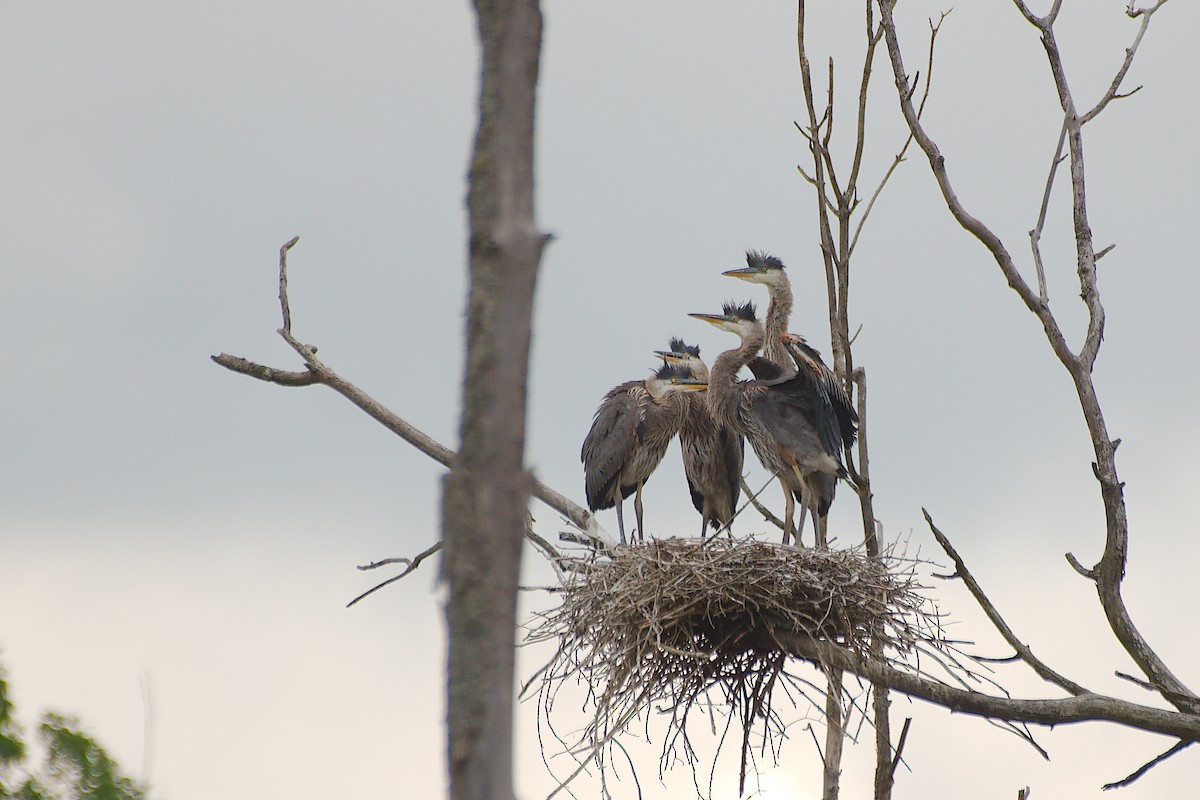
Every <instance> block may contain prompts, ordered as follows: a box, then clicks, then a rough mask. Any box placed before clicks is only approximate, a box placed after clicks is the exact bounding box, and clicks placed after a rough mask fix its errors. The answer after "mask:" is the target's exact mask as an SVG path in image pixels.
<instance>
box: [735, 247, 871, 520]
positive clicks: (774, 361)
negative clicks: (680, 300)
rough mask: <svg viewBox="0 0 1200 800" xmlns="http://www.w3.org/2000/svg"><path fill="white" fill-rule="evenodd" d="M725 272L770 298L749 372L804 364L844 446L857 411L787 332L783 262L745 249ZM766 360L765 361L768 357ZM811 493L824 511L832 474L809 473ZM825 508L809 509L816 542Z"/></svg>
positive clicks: (815, 356) (788, 300)
mask: <svg viewBox="0 0 1200 800" xmlns="http://www.w3.org/2000/svg"><path fill="white" fill-rule="evenodd" d="M721 274H723V275H728V276H729V277H731V278H739V279H741V280H744V281H748V282H750V283H761V284H763V285H764V286H766V287H767V289H768V291H769V297H770V303H769V305H768V306H767V315H766V320H765V323H764V327H765V329H766V342H765V343H764V345H763V357H760V358H755V359H753V360H752V361H751V362H750V363H749V364H748V366H749V367H750V371H751V372H752V373H754V377H756V378H763V379H768V380H769V379H772V378H777V377H780V376H781V375H782V374H783V373H785V372H787V371H789V370H790V369H791V367H790V366H789V364H788V361H789V359H790V360H791V361H793V362H794V363H795V364H796V368H797V369H803V370H807V371H808V373H809V374H811V375H812V376H813V379H814V380H815V381H817V385H818V389H819V390H820V391H821V392H822V393H823V395H824V397H825V399H826V401H827V403H826V404H827V405H828V406H829V410H831V411H832V413H833V414H834V415H835V416H836V417H837V421H838V427H839V429H840V431H841V432H842V437H843V441H844V442H845V443H846V445H847V446H849V445H852V444H853V443H854V439H855V437H856V436H857V435H858V428H857V425H858V414H857V413H856V412H855V410H854V407H853V406H852V405H851V403H850V398H849V397H848V396H847V395H846V390H845V389H844V388H843V387H842V384H841V382H840V381H839V380H838V379H837V376H836V375H834V373H833V370H831V369H829V367H827V366H825V362H824V361H822V360H821V354H820V353H819V352H817V350H815V349H814V348H812V347H809V346H808V344H807V343H806V342H805V340H804V338H803V337H801V336H797V335H796V334H792V333H788V320H789V318H790V317H791V314H792V302H793V297H792V284H791V281H790V280H788V276H787V270H785V269H784V266H783V262H782V261H781V260H780V259H779V258H777V257H776V256H773V255H769V254H767V253H764V252H762V251H761V250H747V251H746V266H745V267H742V268H740V269H731V270H727V271H726V272H723V273H721ZM768 362H769V363H768ZM812 483H813V486H812V488H813V491H814V494H815V495H816V497H815V498H813V500H814V503H815V507H817V508H820V507H822V506H824V508H825V509H826V512H828V509H829V505H830V504H831V503H832V502H833V497H834V495H835V494H836V492H837V478H836V477H834V476H832V475H827V474H824V473H819V474H817V475H814V476H813V477H812ZM809 505H810V504H809V503H808V502H807V501H805V500H804V499H802V498H801V504H800V526H799V528H800V530H801V531H803V530H804V518H805V516H806V514H807V511H808V507H809ZM825 522H826V516H825V514H820V515H818V514H816V513H815V512H814V515H813V528H814V530H815V531H816V537H817V542H818V543H819V544H820V543H824V542H825V540H826V535H825Z"/></svg>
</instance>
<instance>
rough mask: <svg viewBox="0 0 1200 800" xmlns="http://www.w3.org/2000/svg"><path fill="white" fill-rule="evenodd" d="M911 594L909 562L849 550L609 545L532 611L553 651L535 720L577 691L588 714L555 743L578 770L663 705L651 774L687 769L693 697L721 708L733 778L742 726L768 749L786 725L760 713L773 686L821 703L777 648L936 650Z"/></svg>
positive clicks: (932, 630) (932, 631) (888, 655)
mask: <svg viewBox="0 0 1200 800" xmlns="http://www.w3.org/2000/svg"><path fill="white" fill-rule="evenodd" d="M919 588H920V587H919V586H918V585H917V583H916V579H915V576H914V574H913V564H912V563H911V562H907V563H905V562H901V561H900V560H899V559H895V558H890V557H884V558H872V557H869V556H867V555H865V554H864V553H862V552H861V551H860V550H824V549H820V550H818V549H812V548H802V547H801V548H797V547H789V546H784V545H779V544H771V543H767V542H762V541H757V540H754V539H743V540H731V539H717V540H709V541H706V542H704V543H703V544H701V542H700V541H699V540H698V539H664V540H656V541H651V542H648V543H646V544H644V545H639V546H633V547H620V548H617V549H616V550H614V551H612V552H611V553H610V558H609V559H608V560H598V561H596V562H594V563H593V564H591V565H590V568H589V569H586V570H583V571H581V572H579V573H577V574H575V575H572V576H571V577H569V578H568V579H567V581H566V584H565V585H564V586H563V602H562V605H561V606H559V607H558V608H557V609H555V610H553V611H549V612H546V613H544V614H541V615H540V616H541V619H540V621H539V622H538V623H537V624H536V625H535V627H534V629H533V631H532V632H531V634H530V639H531V640H532V641H553V640H557V641H558V643H559V647H558V651H557V653H556V654H555V656H554V657H553V659H551V661H550V663H549V664H547V665H546V667H545V668H544V669H543V671H542V672H541V673H540V675H541V679H542V683H541V693H542V694H541V696H542V704H543V710H544V713H545V714H547V715H548V712H549V708H550V707H551V706H552V704H553V698H554V696H555V694H556V692H557V690H558V689H559V688H560V687H561V686H562V685H563V684H564V683H567V682H576V681H578V682H583V683H585V684H586V685H588V686H589V687H590V690H589V704H590V705H592V706H593V708H594V712H595V714H594V719H593V720H592V721H591V723H590V724H589V725H588V726H587V727H586V728H585V729H584V731H583V734H582V736H581V737H580V738H579V739H578V740H577V741H575V742H565V741H564V742H563V743H564V744H566V745H568V749H570V750H574V752H575V753H576V755H577V757H578V758H579V760H580V763H581V764H582V765H586V763H587V762H588V760H590V759H591V758H597V759H598V760H600V761H603V751H604V750H605V748H606V745H607V744H610V743H611V742H612V741H613V738H614V737H615V736H616V735H617V734H619V733H620V732H621V731H622V730H624V729H625V728H626V727H627V726H628V725H629V723H630V722H632V721H634V720H637V719H639V718H641V719H647V717H644V716H643V712H646V711H648V710H649V709H651V708H652V707H657V708H658V709H659V710H665V711H666V712H668V714H669V722H668V725H669V730H668V735H667V737H666V744H665V745H664V749H663V759H662V768H665V767H666V766H667V765H668V764H669V762H670V761H671V760H672V756H674V757H680V756H682V758H684V759H685V760H687V761H689V762H692V763H694V751H693V749H692V747H691V744H690V741H689V739H688V735H687V731H686V729H685V724H686V721H687V714H688V711H689V710H691V708H692V707H693V705H694V704H696V702H697V701H702V702H701V704H700V705H701V708H702V709H703V711H704V713H711V714H713V715H714V717H715V716H716V715H717V714H718V713H719V712H720V711H721V710H722V709H728V710H729V711H730V712H732V713H727V715H726V724H728V723H729V722H731V721H732V720H733V719H734V718H735V717H736V718H737V719H738V721H740V722H741V725H742V730H743V734H742V737H741V739H742V771H743V775H744V773H745V769H746V758H747V750H748V747H749V744H748V743H749V735H750V731H751V729H752V728H753V726H754V724H755V722H756V721H760V722H762V723H763V730H762V733H763V735H764V747H768V746H769V749H771V750H772V751H777V747H778V741H777V740H778V739H779V738H782V735H783V734H784V732H785V729H786V726H787V722H786V721H785V720H784V719H783V718H782V717H780V716H779V715H778V714H777V713H776V712H774V711H773V710H772V704H771V700H772V690H773V689H774V688H776V687H777V686H781V685H782V686H784V687H785V688H786V689H787V690H788V694H789V697H790V699H791V700H792V703H793V704H796V697H795V696H794V694H793V693H792V691H791V690H792V689H798V690H799V693H800V694H801V695H804V697H806V698H810V696H811V699H810V700H809V702H813V703H814V705H816V706H817V707H818V708H823V707H824V687H816V686H814V685H813V684H812V683H809V682H808V681H804V680H799V679H797V678H796V677H795V676H793V675H790V674H789V673H788V672H786V670H785V666H786V662H787V657H788V651H787V648H786V647H785V645H784V644H783V643H781V639H782V640H785V641H786V640H789V639H790V640H792V641H794V640H795V637H796V636H797V635H800V636H809V637H813V638H815V639H819V640H824V641H827V642H831V643H834V644H836V645H838V646H841V647H847V648H850V649H852V650H854V651H856V652H857V653H859V654H867V653H870V654H872V655H873V656H874V657H876V658H884V659H887V660H888V661H891V662H893V663H900V662H901V661H902V659H903V657H904V655H905V654H908V653H911V652H912V651H913V650H914V648H920V645H921V644H922V643H931V644H933V646H934V649H936V650H942V649H943V648H942V647H941V646H940V644H941V643H942V641H941V639H940V636H939V635H938V633H937V632H938V631H940V628H939V626H938V624H937V619H936V614H935V612H933V611H932V609H931V608H930V605H929V603H928V601H927V600H926V599H925V598H924V597H923V596H921V595H920V594H918V592H917V590H918V589H919ZM781 678H782V680H781ZM572 679H574V680H572ZM808 690H812V691H811V692H809V691H808ZM710 692H712V693H713V694H710ZM817 698H819V701H818V700H817ZM647 716H648V715H647ZM711 724H712V725H713V726H714V727H715V725H716V720H715V719H714V720H713V722H712V723H711ZM723 739H724V737H722V740H723ZM772 740H775V741H772ZM680 746H681V749H682V753H680V752H678V751H677V750H676V748H677V747H680Z"/></svg>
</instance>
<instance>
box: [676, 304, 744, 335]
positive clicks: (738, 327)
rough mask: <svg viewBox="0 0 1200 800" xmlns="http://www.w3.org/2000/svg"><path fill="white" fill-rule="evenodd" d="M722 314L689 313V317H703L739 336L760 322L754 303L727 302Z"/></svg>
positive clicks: (708, 321) (710, 322)
mask: <svg viewBox="0 0 1200 800" xmlns="http://www.w3.org/2000/svg"><path fill="white" fill-rule="evenodd" d="M721 312H722V313H720V314H688V316H689V317H693V318H695V319H702V320H704V321H705V322H707V323H708V324H710V325H714V326H716V327H718V328H720V329H721V330H723V331H729V332H730V333H736V334H737V335H738V336H743V337H744V336H745V335H746V333H747V332H749V331H750V330H751V329H752V328H753V327H754V326H755V325H757V324H758V316H757V315H756V314H755V312H754V303H750V302H747V303H744V304H742V305H738V304H737V303H733V302H729V303H725V304H724V306H722V308H721Z"/></svg>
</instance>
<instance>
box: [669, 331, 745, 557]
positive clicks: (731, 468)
mask: <svg viewBox="0 0 1200 800" xmlns="http://www.w3.org/2000/svg"><path fill="white" fill-rule="evenodd" d="M656 352H657V354H658V355H659V356H660V357H661V358H662V359H663V360H664V361H666V362H667V363H668V364H678V365H681V366H684V367H686V368H687V369H689V370H691V372H692V374H693V375H694V376H695V377H696V379H697V380H700V381H705V382H707V381H708V365H706V364H705V363H704V362H703V361H701V360H700V348H699V347H698V346H696V345H687V344H684V342H683V340H682V339H672V340H671V341H670V344H669V346H668V349H667V350H659V351H656ZM684 400H685V402H686V403H687V411H686V412H685V413H684V416H683V425H682V426H681V427H680V429H679V447H680V449H681V450H682V451H683V474H684V475H685V476H686V477H687V483H688V490H689V491H690V492H691V495H692V505H694V506H695V507H696V510H697V511H699V512H700V538H701V539H703V538H704V536H705V534H706V533H707V532H708V528H709V526H712V527H713V528H716V529H717V531H718V532H720V529H721V528H723V527H725V526H727V525H728V524H729V523H730V522H732V521H733V515H734V512H736V511H737V501H738V497H739V496H740V495H741V491H742V487H741V478H742V461H743V459H744V456H745V446H746V445H745V441H744V440H743V439H742V437H741V435H740V434H738V433H735V432H734V431H733V430H731V429H730V428H729V426H727V425H724V424H722V423H720V422H718V421H717V420H716V419H714V418H713V415H712V413H711V412H710V411H709V410H708V402H707V400H706V399H705V398H704V397H700V396H699V395H694V394H691V395H685V396H684Z"/></svg>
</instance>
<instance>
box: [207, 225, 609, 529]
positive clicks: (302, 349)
mask: <svg viewBox="0 0 1200 800" xmlns="http://www.w3.org/2000/svg"><path fill="white" fill-rule="evenodd" d="M298 241H299V237H296V238H294V239H292V240H291V241H289V242H287V243H286V244H284V245H283V247H281V248H280V250H279V264H280V272H279V305H280V313H281V314H282V316H283V321H284V327H282V328H280V330H279V331H278V332H279V335H280V336H281V337H282V338H283V339H284V341H286V342H287V343H288V344H289V345H290V346H291V347H292V349H293V350H295V351H296V352H297V353H298V354H299V355H300V357H301V358H302V359H304V362H305V364H306V366H307V369H305V370H301V371H292V370H282V369H276V368H274V367H267V366H264V365H262V364H257V363H255V362H253V361H249V360H247V359H245V358H242V357H240V356H233V355H229V354H228V353H221V354H220V355H215V356H212V360H213V361H214V362H215V363H217V364H219V365H221V366H222V367H224V368H225V369H227V370H230V371H231V372H236V373H238V374H239V375H248V376H250V377H251V378H255V379H257V380H260V381H265V382H266V383H273V384H276V385H278V386H313V385H316V384H321V385H324V386H328V387H329V388H330V389H333V390H334V391H335V392H337V393H338V394H340V395H342V396H343V397H345V398H346V399H347V400H349V401H350V402H351V403H353V404H354V405H356V406H358V407H359V408H360V409H362V410H363V411H364V412H366V414H367V416H369V417H371V419H373V420H375V421H376V422H378V423H379V424H381V425H383V426H384V427H385V428H387V429H388V430H389V431H391V432H392V433H394V434H396V435H397V436H399V437H400V438H401V439H403V440H404V441H406V442H408V443H409V444H411V445H412V446H413V447H415V448H417V449H418V450H420V451H421V452H422V453H424V454H425V455H427V456H429V457H430V458H432V459H433V460H434V461H436V462H438V463H439V464H441V465H442V466H444V467H446V468H449V467H450V466H451V465H452V464H453V463H454V457H455V453H454V451H453V450H451V449H450V448H448V447H446V446H445V445H443V444H441V443H440V442H438V441H437V440H435V439H434V438H433V437H431V436H429V435H428V434H426V433H424V432H423V431H421V430H419V429H418V428H416V427H415V426H414V425H412V424H411V423H409V422H408V421H406V420H405V419H403V418H402V417H400V416H399V415H397V414H395V413H394V412H392V411H390V410H388V409H387V408H386V407H385V406H384V405H383V404H382V403H380V402H379V401H377V400H375V399H374V398H373V397H371V396H370V395H368V394H367V393H366V392H364V391H363V390H362V389H359V388H358V387H357V386H356V385H354V384H353V383H351V382H350V381H348V380H346V379H345V378H343V377H342V376H341V375H339V374H338V373H337V372H335V371H334V370H332V369H331V368H329V367H328V366H326V365H325V364H324V363H323V362H322V361H321V360H320V359H318V358H317V348H316V347H312V346H309V345H303V344H301V343H299V342H298V341H297V340H296V339H295V338H294V337H293V336H292V333H291V309H290V307H289V304H288V294H287V253H288V251H289V250H290V249H291V248H292V247H294V246H295V245H296V243H297V242H298ZM532 495H533V496H534V497H535V498H537V499H538V500H540V501H541V502H543V503H545V504H546V505H547V506H549V507H550V508H552V509H554V510H555V511H557V512H558V513H560V514H562V515H563V516H564V517H566V518H567V519H568V520H569V521H570V522H571V524H572V525H575V526H576V527H578V528H579V529H580V531H582V532H583V533H584V534H585V535H586V536H587V537H588V539H590V540H593V541H595V542H598V543H600V545H602V546H607V547H612V546H615V545H616V538H615V537H613V536H612V535H611V534H609V533H608V532H607V531H605V530H604V529H603V528H602V527H600V524H599V522H598V521H597V520H596V518H595V516H594V515H593V514H592V513H591V512H589V511H587V510H586V509H584V508H582V507H581V506H579V505H577V504H576V503H574V502H572V501H571V500H569V499H568V498H567V497H565V496H564V495H562V494H560V493H559V492H557V491H555V490H554V489H552V488H550V487H549V486H546V485H545V484H544V483H542V482H540V481H537V480H535V481H534V482H533V489H532Z"/></svg>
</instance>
